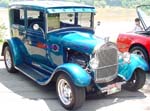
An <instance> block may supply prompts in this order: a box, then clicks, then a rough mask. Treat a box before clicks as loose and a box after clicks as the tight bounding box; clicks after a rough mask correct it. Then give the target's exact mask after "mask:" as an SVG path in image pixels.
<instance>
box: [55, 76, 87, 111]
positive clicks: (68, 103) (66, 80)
mask: <svg viewBox="0 0 150 111" xmlns="http://www.w3.org/2000/svg"><path fill="white" fill-rule="evenodd" d="M56 89H57V94H58V97H59V100H60V102H61V104H62V105H63V107H65V108H66V109H68V110H72V109H77V108H79V107H81V106H82V104H83V103H84V101H85V89H84V88H82V87H77V86H75V85H74V84H73V83H72V81H71V79H70V77H68V76H67V75H66V74H60V76H59V77H58V79H57V83H56Z"/></svg>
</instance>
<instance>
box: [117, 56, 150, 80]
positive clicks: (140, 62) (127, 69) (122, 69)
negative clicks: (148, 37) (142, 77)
mask: <svg viewBox="0 0 150 111" xmlns="http://www.w3.org/2000/svg"><path fill="white" fill-rule="evenodd" d="M119 63H121V64H120V65H119V69H118V75H119V76H121V77H123V78H125V79H126V80H127V81H128V80H130V79H131V77H132V75H133V72H134V71H135V70H136V69H137V68H139V69H142V70H144V71H148V70H149V68H148V65H147V63H146V61H145V60H144V59H143V58H142V57H140V56H138V55H135V54H131V59H130V63H123V60H122V59H121V60H119Z"/></svg>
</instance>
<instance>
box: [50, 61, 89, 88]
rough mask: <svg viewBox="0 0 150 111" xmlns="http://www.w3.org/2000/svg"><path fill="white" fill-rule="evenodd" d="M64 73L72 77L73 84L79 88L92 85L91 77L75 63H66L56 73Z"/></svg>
mask: <svg viewBox="0 0 150 111" xmlns="http://www.w3.org/2000/svg"><path fill="white" fill-rule="evenodd" d="M58 71H64V72H66V73H67V74H68V76H70V78H71V80H72V81H73V83H74V84H75V85H77V86H79V87H86V86H88V85H90V83H91V76H90V75H89V74H88V73H87V72H86V71H85V70H84V69H83V68H81V66H79V65H77V64H73V63H66V64H63V65H60V66H58V67H57V68H56V70H55V72H54V73H53V74H55V73H57V72H58Z"/></svg>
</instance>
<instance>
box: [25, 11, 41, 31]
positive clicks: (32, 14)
mask: <svg viewBox="0 0 150 111" xmlns="http://www.w3.org/2000/svg"><path fill="white" fill-rule="evenodd" d="M27 21H28V26H27V27H30V28H32V27H33V25H34V24H38V25H39V26H40V27H41V28H43V29H44V14H43V12H40V11H34V10H27Z"/></svg>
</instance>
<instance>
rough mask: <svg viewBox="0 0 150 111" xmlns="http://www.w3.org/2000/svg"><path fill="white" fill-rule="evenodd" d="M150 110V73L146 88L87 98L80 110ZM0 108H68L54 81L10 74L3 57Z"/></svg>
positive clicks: (19, 110)
mask: <svg viewBox="0 0 150 111" xmlns="http://www.w3.org/2000/svg"><path fill="white" fill-rule="evenodd" d="M133 110H135V111H150V74H147V81H146V84H145V86H144V88H143V89H141V90H140V91H137V92H129V91H125V90H122V91H121V92H119V93H117V94H114V95H110V96H106V97H103V98H97V99H95V98H93V99H87V100H86V101H85V103H84V105H83V107H82V108H80V109H79V110H77V111H133ZM0 111H66V110H65V109H64V108H63V107H62V106H61V105H60V103H59V101H58V99H57V95H56V91H55V87H54V85H49V86H39V85H38V84H36V83H35V82H34V81H32V80H30V79H29V78H28V77H26V76H25V75H23V74H22V73H20V72H18V73H14V74H10V73H8V72H7V71H6V69H5V66H4V62H3V61H0Z"/></svg>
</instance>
